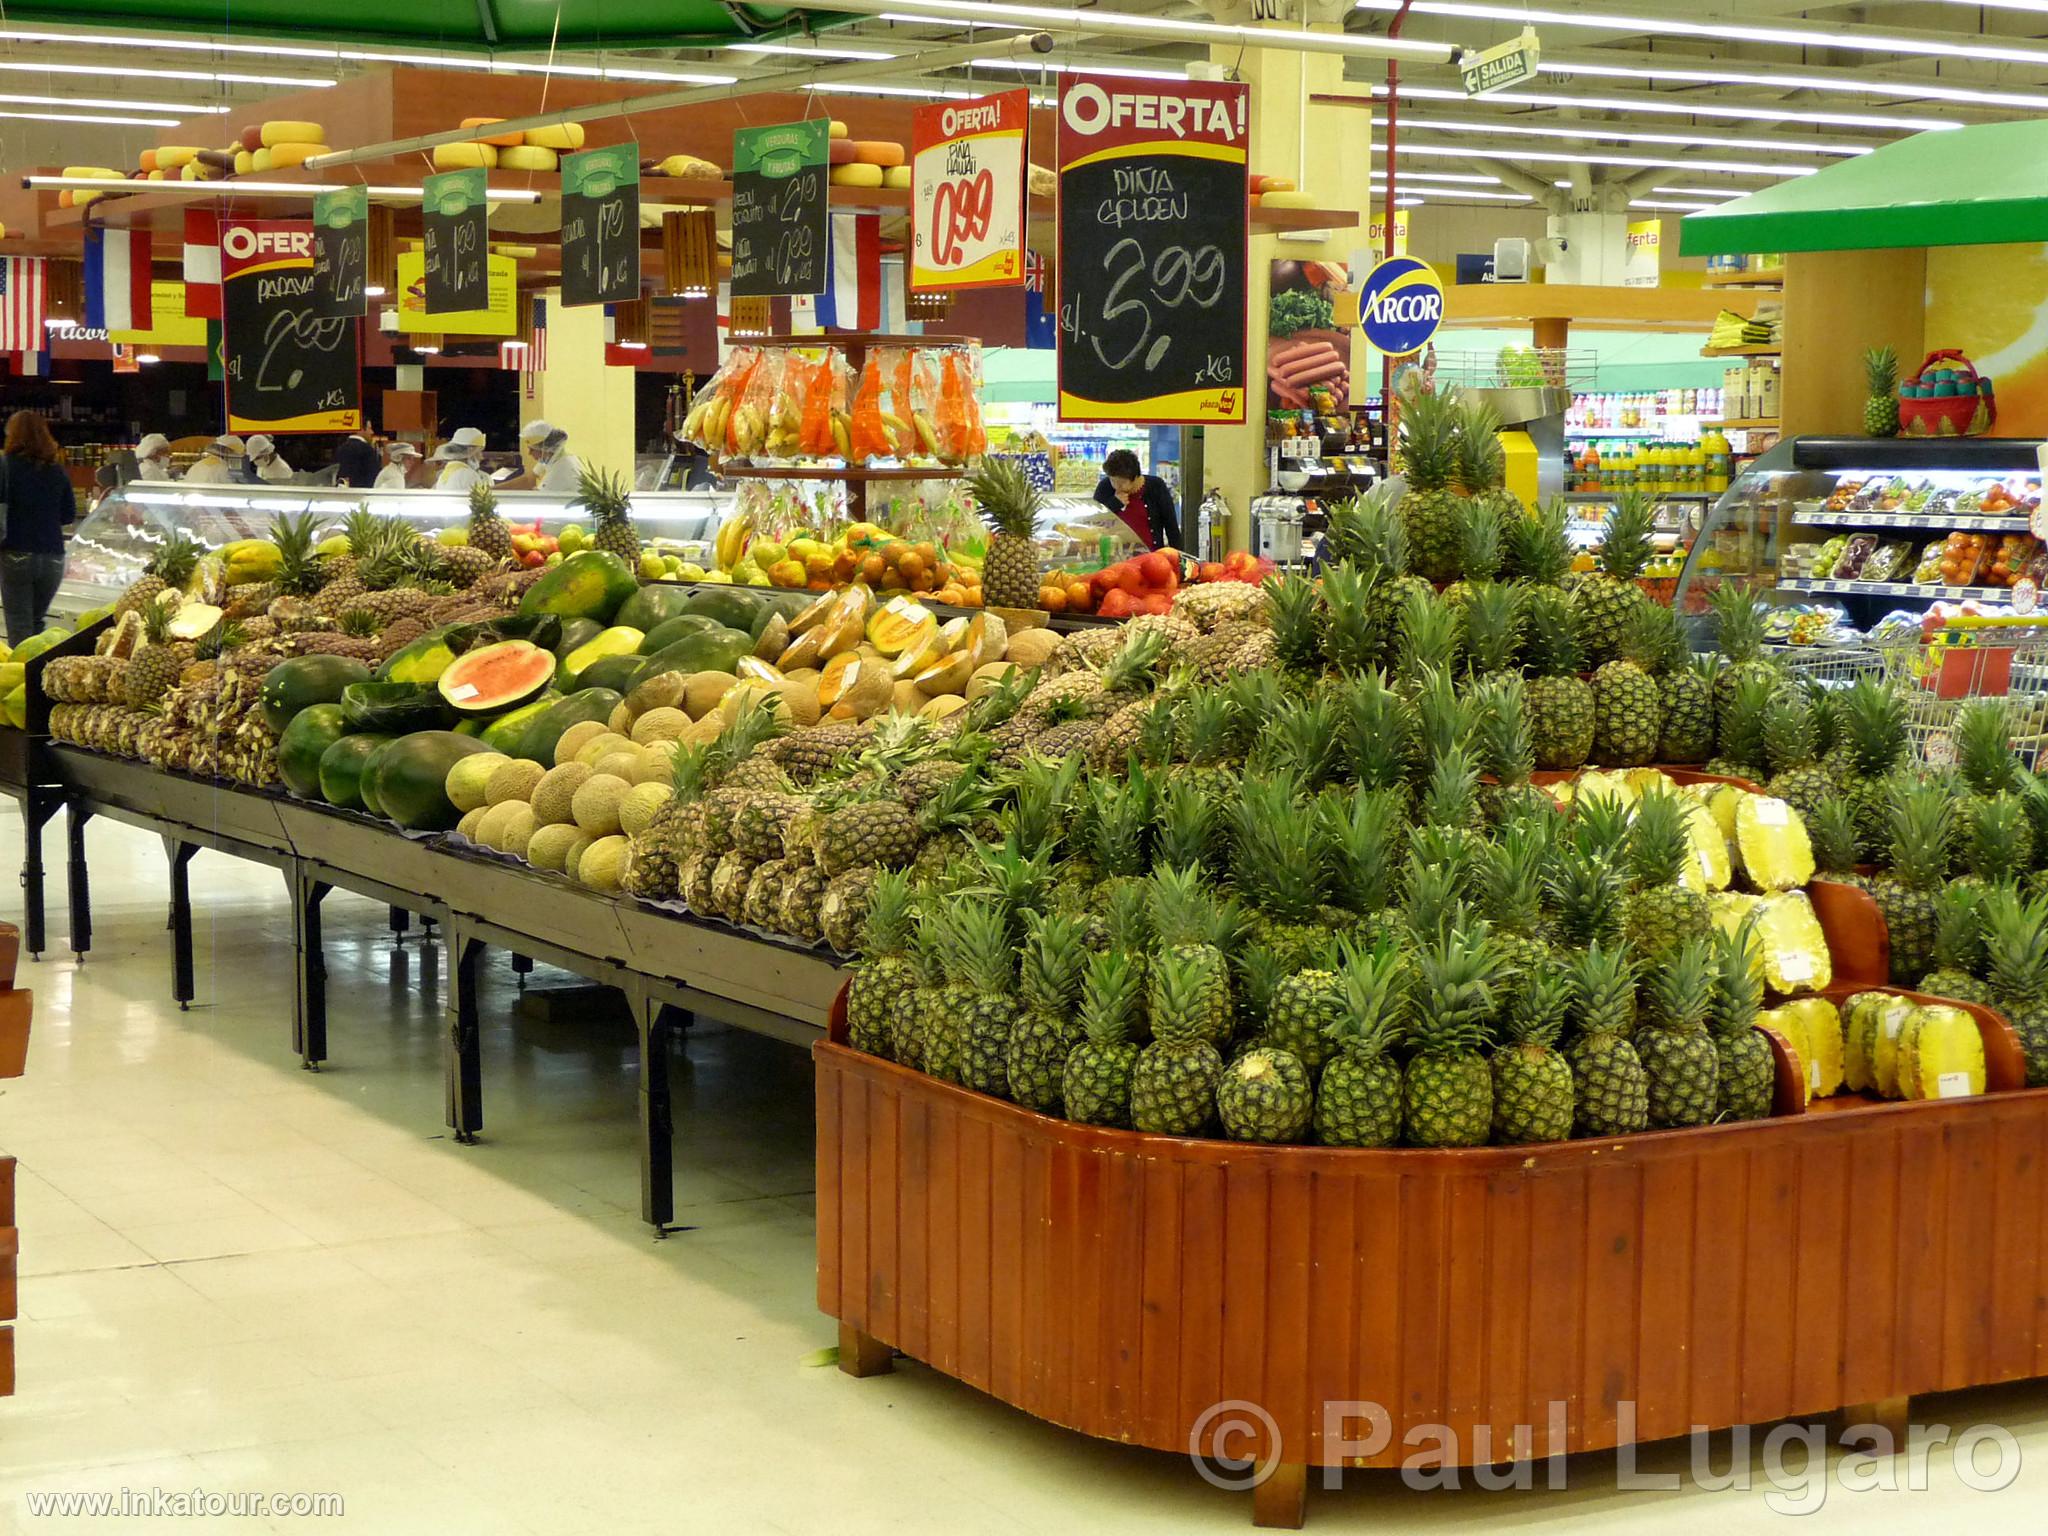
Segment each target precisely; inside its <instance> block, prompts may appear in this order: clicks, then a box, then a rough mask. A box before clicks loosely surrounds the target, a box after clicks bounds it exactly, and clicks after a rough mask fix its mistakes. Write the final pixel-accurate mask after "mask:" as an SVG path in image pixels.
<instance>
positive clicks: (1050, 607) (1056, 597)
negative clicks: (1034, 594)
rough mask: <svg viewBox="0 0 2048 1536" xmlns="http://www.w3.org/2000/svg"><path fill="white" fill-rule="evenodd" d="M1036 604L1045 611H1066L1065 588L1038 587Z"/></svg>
mask: <svg viewBox="0 0 2048 1536" xmlns="http://www.w3.org/2000/svg"><path fill="white" fill-rule="evenodd" d="M1038 606H1039V607H1041V608H1043V609H1044V610H1045V611H1046V612H1047V613H1065V612H1066V611H1067V590H1066V588H1064V587H1040V588H1039V589H1038Z"/></svg>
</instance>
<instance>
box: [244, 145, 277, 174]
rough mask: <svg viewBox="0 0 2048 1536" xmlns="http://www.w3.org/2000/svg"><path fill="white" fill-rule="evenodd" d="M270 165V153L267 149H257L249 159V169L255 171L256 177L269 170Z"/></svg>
mask: <svg viewBox="0 0 2048 1536" xmlns="http://www.w3.org/2000/svg"><path fill="white" fill-rule="evenodd" d="M272 164H273V162H272V160H271V157H270V151H269V149H267V148H265V149H259V150H257V151H256V153H255V154H253V155H251V156H250V157H249V169H250V170H252V171H255V172H256V173H257V174H258V175H261V174H262V173H263V172H265V171H267V170H269V169H271V167H272Z"/></svg>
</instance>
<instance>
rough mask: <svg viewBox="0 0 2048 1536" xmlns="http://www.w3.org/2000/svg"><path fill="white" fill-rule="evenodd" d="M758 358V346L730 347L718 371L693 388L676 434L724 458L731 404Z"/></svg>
mask: <svg viewBox="0 0 2048 1536" xmlns="http://www.w3.org/2000/svg"><path fill="white" fill-rule="evenodd" d="M760 360H761V349H760V348H759V347H734V348H733V349H732V353H731V355H730V356H728V357H727V358H726V360H725V361H724V362H723V363H721V364H719V367H718V371H717V372H716V373H714V374H712V375H711V377H710V378H708V379H706V380H705V381H704V387H703V388H702V389H700V390H698V391H697V396H696V398H695V399H694V400H692V401H691V402H690V409H689V411H688V413H687V414H685V415H684V417H683V426H682V430H681V432H680V433H678V434H677V435H678V436H680V437H681V438H682V440H683V441H684V442H686V443H691V444H694V445H695V446H696V447H699V448H702V449H703V450H704V451H705V452H706V453H708V454H710V455H711V456H712V457H713V458H714V459H720V458H724V457H725V456H726V454H727V452H728V451H729V450H728V448H727V444H728V442H729V441H730V427H731V424H732V412H733V407H734V406H735V405H736V404H737V403H738V402H739V398H740V392H741V391H742V390H743V389H744V388H745V385H746V378H747V375H748V373H749V372H751V371H752V369H753V367H754V365H755V364H756V363H758V362H759V361H760Z"/></svg>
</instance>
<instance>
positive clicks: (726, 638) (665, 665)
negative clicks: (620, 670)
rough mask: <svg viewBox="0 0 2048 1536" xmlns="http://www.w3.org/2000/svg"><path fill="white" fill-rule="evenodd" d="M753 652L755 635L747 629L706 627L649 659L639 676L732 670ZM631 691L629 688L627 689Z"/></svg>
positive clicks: (664, 648) (665, 647)
mask: <svg viewBox="0 0 2048 1536" xmlns="http://www.w3.org/2000/svg"><path fill="white" fill-rule="evenodd" d="M753 654H754V637H753V636H752V635H750V634H748V633H747V632H746V631H745V630H744V629H707V630H702V631H699V632H698V633H697V634H694V635H685V636H684V637H683V638H682V639H680V640H678V641H676V642H675V643H674V644H672V645H667V646H664V647H662V649H661V650H659V651H657V652H655V654H654V655H652V656H649V657H648V658H646V662H645V665H644V666H643V668H642V670H641V673H640V676H642V677H656V676H659V675H660V674H661V673H663V672H730V671H731V670H732V669H733V668H734V667H735V666H736V665H738V663H739V660H740V658H741V657H743V656H751V655H753ZM628 691H630V690H628Z"/></svg>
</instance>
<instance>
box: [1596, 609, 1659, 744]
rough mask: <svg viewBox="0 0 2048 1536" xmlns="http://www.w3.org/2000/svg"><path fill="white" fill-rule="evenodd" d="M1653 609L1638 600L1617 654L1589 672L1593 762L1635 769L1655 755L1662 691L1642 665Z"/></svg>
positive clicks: (1652, 640) (1652, 631)
mask: <svg viewBox="0 0 2048 1536" xmlns="http://www.w3.org/2000/svg"><path fill="white" fill-rule="evenodd" d="M1657 612H1658V610H1657V609H1656V608H1655V607H1654V606H1653V605H1651V604H1649V603H1641V604H1638V605H1637V606H1636V607H1635V608H1634V609H1633V610H1632V611H1631V612H1630V613H1629V615H1628V617H1627V619H1626V621H1625V624H1624V627H1623V630H1622V635H1621V640H1620V647H1619V649H1620V654H1619V655H1617V656H1616V657H1615V659H1614V660H1612V661H1610V662H1607V663H1606V664H1605V665H1604V666H1602V667H1601V668H1600V670H1599V671H1597V672H1595V673H1594V674H1593V760H1594V761H1595V762H1597V763H1599V764H1601V765H1602V766H1603V767H1610V768H1635V767H1640V766H1641V765H1642V764H1644V763H1647V762H1649V761H1650V760H1651V759H1653V758H1654V757H1656V755H1657V742H1658V739H1659V737H1660V736H1661V735H1662V734H1663V730H1664V702H1663V695H1662V693H1661V691H1660V690H1659V689H1658V687H1657V683H1656V679H1655V678H1653V677H1652V676H1651V675H1650V672H1649V670H1648V668H1647V667H1646V666H1645V665H1644V663H1645V662H1646V661H1648V660H1650V659H1651V658H1653V657H1654V656H1655V655H1656V654H1657V644H1658V640H1657V621H1656V619H1655V617H1654V615H1655V614H1656V613H1657Z"/></svg>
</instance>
